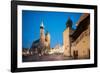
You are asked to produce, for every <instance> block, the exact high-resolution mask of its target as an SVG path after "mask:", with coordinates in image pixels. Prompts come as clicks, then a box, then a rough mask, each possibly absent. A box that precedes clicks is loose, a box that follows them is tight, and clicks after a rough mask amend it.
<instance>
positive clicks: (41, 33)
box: [40, 22, 45, 43]
mask: <svg viewBox="0 0 100 73" xmlns="http://www.w3.org/2000/svg"><path fill="white" fill-rule="evenodd" d="M40 42H41V43H44V42H45V34H44V25H43V22H42V23H41V25H40Z"/></svg>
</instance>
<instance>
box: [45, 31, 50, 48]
mask: <svg viewBox="0 0 100 73" xmlns="http://www.w3.org/2000/svg"><path fill="white" fill-rule="evenodd" d="M45 40H46V42H47V43H48V45H47V46H48V47H47V48H48V49H50V34H49V32H46V36H45Z"/></svg>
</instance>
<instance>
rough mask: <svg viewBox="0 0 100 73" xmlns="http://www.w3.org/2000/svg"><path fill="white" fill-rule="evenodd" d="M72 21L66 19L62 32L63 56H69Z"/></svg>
mask: <svg viewBox="0 0 100 73" xmlns="http://www.w3.org/2000/svg"><path fill="white" fill-rule="evenodd" d="M72 24H73V22H72V20H71V19H70V18H68V21H67V23H66V28H65V30H64V32H63V46H64V56H71V37H70V35H71V33H72V32H73V29H72Z"/></svg>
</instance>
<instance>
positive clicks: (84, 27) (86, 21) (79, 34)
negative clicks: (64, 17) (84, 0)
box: [71, 13, 92, 58]
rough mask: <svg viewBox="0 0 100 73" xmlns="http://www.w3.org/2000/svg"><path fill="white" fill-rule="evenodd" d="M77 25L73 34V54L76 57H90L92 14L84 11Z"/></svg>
mask: <svg viewBox="0 0 100 73" xmlns="http://www.w3.org/2000/svg"><path fill="white" fill-rule="evenodd" d="M76 26H77V29H76V30H75V31H74V32H73V34H72V35H71V38H72V44H71V55H72V56H73V57H74V58H90V14H88V13H84V14H83V15H82V16H81V17H80V19H79V21H78V22H77V25H76ZM91 49H92V48H91Z"/></svg>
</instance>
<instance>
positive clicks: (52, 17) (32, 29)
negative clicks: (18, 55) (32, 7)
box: [22, 10, 82, 48]
mask: <svg viewBox="0 0 100 73" xmlns="http://www.w3.org/2000/svg"><path fill="white" fill-rule="evenodd" d="M81 14H82V13H74V12H73V13H71V12H50V11H49V12H48V11H29V10H23V11H22V47H23V48H30V47H31V45H32V42H33V41H35V40H37V39H39V38H40V25H41V23H42V22H43V24H44V27H45V28H44V29H45V33H46V31H48V32H49V33H50V37H51V40H50V41H51V43H50V46H51V47H52V48H53V47H55V45H57V44H60V45H62V44H63V32H64V30H65V28H66V22H67V20H68V17H70V18H71V20H72V21H73V26H72V28H73V29H74V30H75V29H76V26H75V24H76V23H77V21H78V20H79V18H80V16H81Z"/></svg>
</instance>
